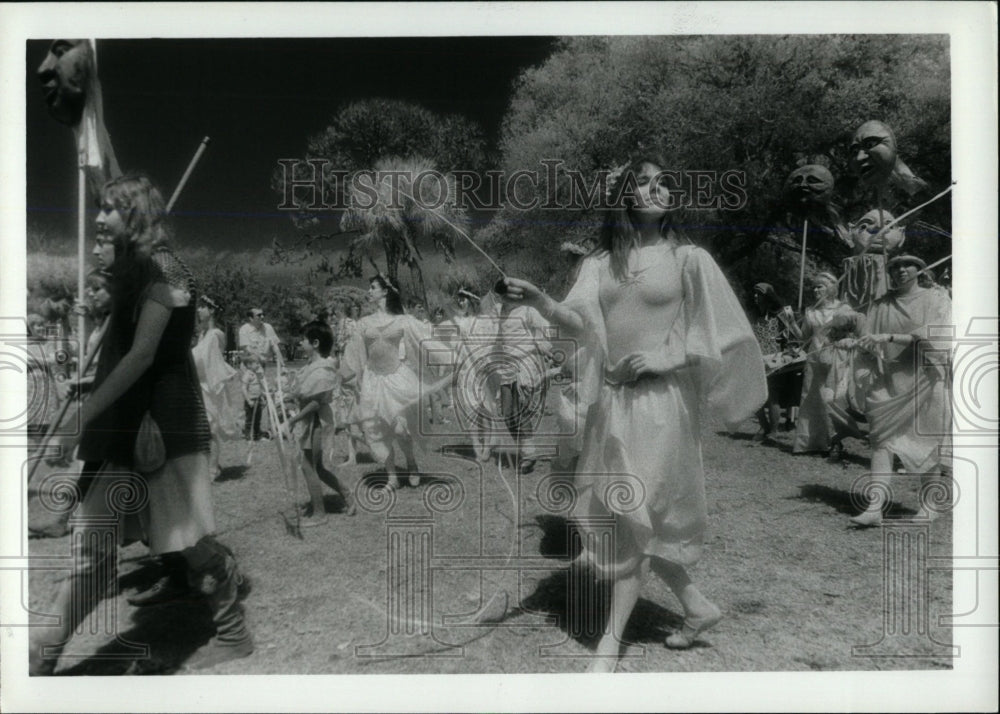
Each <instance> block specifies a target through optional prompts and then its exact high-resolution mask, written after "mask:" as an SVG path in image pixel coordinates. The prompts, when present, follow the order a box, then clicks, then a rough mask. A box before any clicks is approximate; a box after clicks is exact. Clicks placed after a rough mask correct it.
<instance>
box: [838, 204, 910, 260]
mask: <svg viewBox="0 0 1000 714" xmlns="http://www.w3.org/2000/svg"><path fill="white" fill-rule="evenodd" d="M879 213H880V212H879V210H878V209H877V208H875V209H872V210H871V211H868V213H866V214H865V215H863V216H862V217H861V219H860V220H859V221H858V222H857V223H852V224H851V228H850V231H851V240H852V241H853V242H854V247H855V249H856V250H858V251H859V252H872V253H881V252H883V251H888V252H890V253H891V252H893V251H894V250H896V249H897V248H899V247H900V246H901V245H903V241H904V240H906V231H905V229H903V228H902V227H901V226H899V225H896V226H893V227H892V228H890V229H889V230H888V231H882V232H881V233H880V231H881V228H882V226H886V225H888V224H890V223H892V221H893V220H894V219H893V217H892V215H891V214H890V213H888V212H887V211H881V217H880V216H879Z"/></svg>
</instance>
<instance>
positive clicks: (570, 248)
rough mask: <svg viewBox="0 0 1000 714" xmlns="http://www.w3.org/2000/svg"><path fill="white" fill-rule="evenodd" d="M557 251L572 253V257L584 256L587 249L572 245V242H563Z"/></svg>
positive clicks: (575, 244) (576, 244) (577, 244)
mask: <svg viewBox="0 0 1000 714" xmlns="http://www.w3.org/2000/svg"><path fill="white" fill-rule="evenodd" d="M559 250H561V251H562V252H563V253H573V254H574V255H586V254H587V249H586V248H584V247H583V246H582V245H580V244H579V243H574V242H573V241H568V240H567V241H563V243H562V245H560V246H559Z"/></svg>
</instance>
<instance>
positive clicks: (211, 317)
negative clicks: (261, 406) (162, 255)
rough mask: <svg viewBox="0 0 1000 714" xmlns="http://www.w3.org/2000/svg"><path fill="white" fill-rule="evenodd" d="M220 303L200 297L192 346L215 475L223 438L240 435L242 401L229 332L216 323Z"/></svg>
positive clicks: (211, 468)
mask: <svg viewBox="0 0 1000 714" xmlns="http://www.w3.org/2000/svg"><path fill="white" fill-rule="evenodd" d="M218 309H219V306H218V305H216V303H215V302H214V301H213V300H212V299H211V298H209V297H207V296H205V295H202V296H201V297H199V298H198V332H199V336H198V342H197V343H196V344H195V346H194V347H193V348H192V349H191V355H192V356H193V357H194V366H195V369H196V370H198V382H199V383H200V384H201V397H202V399H203V400H204V402H205V413H206V415H207V416H208V426H209V429H211V431H212V443H211V448H212V451H211V453H210V454H209V459H208V469H209V472H210V473H211V474H212V476H213V478H218V476H219V474H220V473H221V472H222V468H221V467H220V466H219V451H220V449H221V441H222V439H223V438H225V439H238V438H239V436H240V417H241V416H242V413H241V412H242V410H241V409H240V405H241V403H242V401H243V399H242V395H241V392H240V380H239V374H240V373H239V371H238V370H237V369H235V368H234V367H232V366H230V365H229V364H228V363H227V362H226V358H225V357H224V356H223V355H224V354H225V346H226V336H225V334H223V332H222V330H220V329H219V328H218V327H216V325H215V314H216V312H218Z"/></svg>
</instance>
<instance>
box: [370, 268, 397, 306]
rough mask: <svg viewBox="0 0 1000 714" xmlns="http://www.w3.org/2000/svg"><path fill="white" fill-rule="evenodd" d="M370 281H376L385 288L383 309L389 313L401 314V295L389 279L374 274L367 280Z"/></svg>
mask: <svg viewBox="0 0 1000 714" xmlns="http://www.w3.org/2000/svg"><path fill="white" fill-rule="evenodd" d="M369 282H372V283H378V284H379V287H381V288H382V289H383V290H385V311H386V312H388V313H389V314H390V315H402V314H403V312H404V310H403V297H402V295H400V294H399V290H397V289H396V287H395V286H393V285H392V284H391V283H390V282H389V280H388V279H387V278H385V277H383V276H381V275H374V276H372V279H371V280H370V281H369Z"/></svg>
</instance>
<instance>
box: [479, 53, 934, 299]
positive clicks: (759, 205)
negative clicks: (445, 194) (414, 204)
mask: <svg viewBox="0 0 1000 714" xmlns="http://www.w3.org/2000/svg"><path fill="white" fill-rule="evenodd" d="M948 67H949V65H948V45H947V39H946V38H939V37H928V36H919V37H917V36H875V35H866V36H823V37H807V36H787V37H773V36H767V37H763V36H752V37H744V36H704V37H612V38H599V37H598V38H595V37H583V38H570V39H566V40H563V41H561V42H560V43H559V45H558V47H557V50H556V51H555V52H554V53H553V55H552V56H551V57H550V58H549V59H548V60H547V61H546V62H545V63H544V64H542V65H541V66H539V67H535V68H532V69H529V70H527V71H525V72H524V73H523V74H522V75H521V77H520V78H519V80H518V82H517V83H516V86H515V91H514V95H513V97H512V99H511V103H510V108H509V111H508V114H507V116H506V118H505V120H504V124H503V130H502V136H501V144H500V151H501V156H502V160H501V161H502V166H503V168H504V170H505V171H506V172H507V173H508V175H510V174H511V173H512V172H513V171H515V170H518V169H534V170H537V171H539V181H538V183H537V190H536V192H535V195H536V196H537V197H541V198H542V199H543V202H544V198H545V197H546V196H549V195H550V194H552V195H555V196H557V197H564V196H566V195H568V191H569V188H570V185H571V182H570V178H569V176H568V174H567V173H566V172H562V173H559V174H558V175H557V176H556V181H555V185H550V184H551V182H550V181H549V179H548V177H547V175H546V172H545V171H544V170H543V167H542V163H541V162H542V160H543V159H550V160H551V159H561V160H562V161H563V162H564V168H565V169H572V170H577V171H580V172H582V173H583V175H584V176H588V177H591V179H592V180H593V179H594V178H596V175H597V172H598V171H599V170H602V169H603V170H609V169H611V168H613V167H615V166H618V165H620V164H622V163H623V162H624V161H626V159H628V158H629V157H638V156H641V155H654V156H655V155H659V156H661V157H663V160H664V161H665V162H667V164H668V165H667V166H666V167H665V168H669V169H679V170H682V171H683V170H686V171H691V170H698V171H714V172H717V175H720V174H721V172H725V171H736V172H739V175H740V176H741V177H743V185H744V190H745V194H746V200H745V202H743V203H742V205H741V206H740V207H739V209H738V210H735V211H733V210H722V209H721V208H718V207H715V208H710V209H702V210H696V211H694V212H693V213H692V220H690V221H689V222H688V225H687V226H686V227H687V233H688V234H689V235H690V236H691V237H692V238H693V239H694V240H695V242H697V243H700V244H702V245H704V246H705V247H706V248H708V249H709V250H710V251H711V252H712V253H713V254H714V255H715V256H716V258H717V259H718V260H719V262H720V264H721V265H722V267H723V268H724V269H726V270H728V271H729V272H730V274H731V276H732V277H734V278H737V279H738V280H740V281H743V282H745V281H746V280H747V279H751V278H752V277H753V276H750V275H749V273H748V270H749V269H750V266H751V265H752V264H753V258H754V256H755V255H756V254H757V252H758V251H759V250H769V248H765V245H772V244H771V243H770V240H771V238H772V237H773V235H774V234H775V232H776V231H777V232H781V231H785V230H787V229H786V228H784V227H783V226H782V223H783V221H784V213H785V211H784V207H783V206H782V200H781V194H782V186H783V183H784V181H785V178H786V177H787V175H788V174H789V173H790V172H791V171H792V170H793V169H794V168H795V167H796V166H797V165H798V163H799V162H801V161H804V160H815V159H816V158H817V157H818V158H819V160H821V161H822V162H824V163H826V164H827V165H828V166H829V167H830V169H831V170H832V171H833V173H834V174H835V175H836V176H838V177H840V178H841V179H843V178H844V177H846V176H847V174H848V171H847V159H848V156H847V146H848V144H849V140H850V137H851V135H852V133H853V131H854V129H855V128H856V127H857V126H859V125H860V124H861V123H862V122H863V121H865V120H867V119H873V118H877V119H881V120H882V121H884V122H886V123H887V124H889V125H890V126H892V127H893V128H894V130H895V132H896V135H897V139H898V141H899V145H900V154H901V155H902V156H903V158H904V159H905V160H906V161H907V163H908V164H909V165H910V166H911V168H913V169H914V171H915V172H917V173H918V175H920V176H922V177H923V178H924V179H925V180H926V181H928V183H930V185H931V186H932V187H935V188H937V189H940V188H943V187H945V186H947V185H948V183H950V163H951V157H950V145H949V143H948V136H949V131H950V130H949V126H950V114H949V111H950V105H949V94H950V89H949V71H948ZM527 190H528V192H530V190H531V189H530V188H529V189H527ZM840 193H841V195H843V196H844V197H845V201H846V203H848V204H850V201H851V200H853V198H854V192H853V187H851V186H850V185H849V182H848V181H841V191H840ZM522 198H523V197H522ZM910 205H912V204H910ZM845 208H847V209H856V208H857V206H851V205H847V206H845ZM848 217H849V218H854V217H856V216H855V215H849V216H848ZM922 218H923V219H924V220H926V221H928V222H930V223H932V224H935V225H936V226H938V227H942V228H943V229H944V230H945V231H946V232H947V231H950V223H951V221H950V205H949V202H948V201H941V202H939V203H938V204H935V205H934V206H933V207H932V208H931V209H928V210H927V211H925V212H924V213H923V214H922ZM599 220H600V217H599V215H598V212H597V211H595V210H593V209H587V208H581V207H569V208H560V209H552V210H545V209H541V208H539V209H535V210H530V211H520V210H515V209H513V208H512V207H510V206H509V205H508V206H507V207H505V209H504V210H502V211H501V212H500V214H499V215H498V216H497V217H496V219H495V221H494V224H493V225H491V226H489V227H488V229H487V230H486V231H484V232H483V234H482V236H483V239H484V241H485V244H486V245H488V246H490V247H492V248H493V249H494V250H495V251H497V252H498V253H499V254H501V255H503V256H505V257H504V261H505V262H506V263H507V264H508V265H509V264H510V263H511V261H512V260H515V259H516V256H518V255H525V256H526V255H531V256H539V257H542V256H544V258H545V260H549V261H552V262H551V263H549V264H547V265H545V266H538V261H534V263H533V264H534V265H535V266H536V267H535V273H536V274H539V275H543V276H546V275H547V276H548V277H547V279H545V280H543V284H544V285H545V286H546V287H547V288H549V289H550V290H558V289H560V288H561V287H563V285H562V282H563V281H562V279H561V277H557V276H556V274H557V273H558V274H559V276H565V274H566V273H567V272H568V271H562V270H558V271H557V270H554V269H552V268H553V267H557V266H561V263H560V262H559V261H561V260H568V259H567V258H566V257H565V256H561V255H558V254H557V246H558V245H559V244H561V243H562V242H564V241H566V240H573V241H583V240H587V239H588V238H593V237H594V236H595V235H596V232H597V227H598V226H599ZM799 229H800V228H799ZM939 238H940V237H936V238H935V240H936V241H937V242H935V243H933V245H927V246H924V248H925V250H926V251H927V252H925V257H927V258H934V257H935V253H936V254H939V255H944V254H946V253H947V252H948V251H949V250H950V246H949V245H948V243H947V241H943V242H942V241H940V240H939ZM932 248H933V250H932ZM814 257H815V258H816V259H820V258H821V256H819V255H816V256H814Z"/></svg>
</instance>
